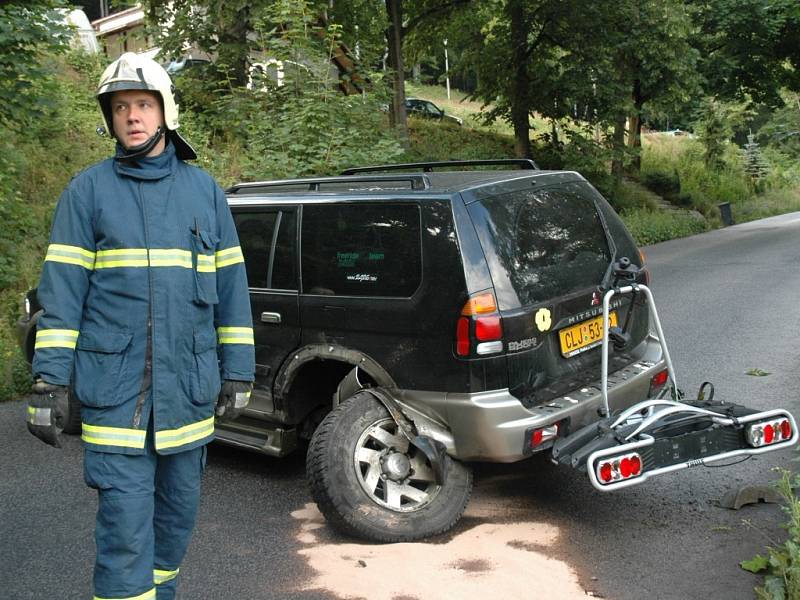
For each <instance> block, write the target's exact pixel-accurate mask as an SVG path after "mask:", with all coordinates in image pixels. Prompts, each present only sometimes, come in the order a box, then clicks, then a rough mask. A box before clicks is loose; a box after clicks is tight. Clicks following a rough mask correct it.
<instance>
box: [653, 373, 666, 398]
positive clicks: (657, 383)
mask: <svg viewBox="0 0 800 600" xmlns="http://www.w3.org/2000/svg"><path fill="white" fill-rule="evenodd" d="M667 381H669V371H668V370H667V369H664V370H663V371H659V372H658V373H656V374H655V375H653V377H652V378H651V379H650V393H649V394H648V396H649V397H650V398H655V397H656V395H657V394H658V392H659V391H660V390H661V388H663V387H664V385H665V384H666V383H667Z"/></svg>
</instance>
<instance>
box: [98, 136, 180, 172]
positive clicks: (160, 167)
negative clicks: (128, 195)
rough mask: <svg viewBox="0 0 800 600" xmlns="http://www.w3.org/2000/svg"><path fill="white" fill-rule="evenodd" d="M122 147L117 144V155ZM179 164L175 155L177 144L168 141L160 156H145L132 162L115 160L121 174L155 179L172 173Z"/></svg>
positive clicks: (115, 165) (115, 166)
mask: <svg viewBox="0 0 800 600" xmlns="http://www.w3.org/2000/svg"><path fill="white" fill-rule="evenodd" d="M121 152H122V147H121V146H120V145H119V144H117V155H119V154H121ZM177 166H178V158H177V156H175V146H173V145H172V144H171V143H169V142H167V145H166V146H165V147H164V151H163V152H162V153H161V154H159V155H158V156H145V157H143V158H139V159H136V160H135V161H132V162H122V161H119V160H115V161H114V169H116V171H117V173H118V174H120V175H126V176H128V177H133V178H134V179H146V180H155V179H163V178H164V177H166V176H167V175H171V174H172V173H173V172H174V171H175V169H176V168H177Z"/></svg>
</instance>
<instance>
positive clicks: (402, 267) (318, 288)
mask: <svg viewBox="0 0 800 600" xmlns="http://www.w3.org/2000/svg"><path fill="white" fill-rule="evenodd" d="M301 239H302V279H303V292H304V293H306V294H323V295H335V296H391V297H402V298H407V297H409V296H411V295H413V294H414V292H415V291H416V289H417V288H418V287H419V285H420V280H421V276H422V255H421V240H420V211H419V207H418V206H417V205H415V204H360V203H359V204H329V205H306V206H305V207H303V224H302V237H301Z"/></svg>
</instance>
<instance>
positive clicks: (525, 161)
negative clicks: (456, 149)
mask: <svg viewBox="0 0 800 600" xmlns="http://www.w3.org/2000/svg"><path fill="white" fill-rule="evenodd" d="M498 165H514V166H517V167H519V168H520V169H526V170H527V169H530V170H538V169H539V167H538V166H537V165H536V163H535V162H533V161H532V160H531V159H530V158H494V159H486V160H441V161H432V162H418V163H400V164H396V165H376V166H374V167H353V168H351V169H346V170H344V171H342V175H356V174H358V173H373V172H376V171H402V170H405V169H421V170H423V171H425V172H426V173H429V172H431V171H433V170H434V169H440V168H447V167H488V166H492V167H494V166H498Z"/></svg>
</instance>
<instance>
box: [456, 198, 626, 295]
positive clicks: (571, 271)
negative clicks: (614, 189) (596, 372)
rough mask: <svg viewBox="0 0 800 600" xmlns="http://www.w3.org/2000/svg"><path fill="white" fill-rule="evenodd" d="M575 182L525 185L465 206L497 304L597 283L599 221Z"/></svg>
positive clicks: (603, 262) (604, 243)
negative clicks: (478, 241)
mask: <svg viewBox="0 0 800 600" xmlns="http://www.w3.org/2000/svg"><path fill="white" fill-rule="evenodd" d="M582 191H583V190H582V187H581V184H568V185H560V186H557V187H556V186H553V187H549V188H542V189H538V190H533V189H530V190H529V189H526V190H518V191H514V192H509V193H506V194H500V195H497V196H491V197H488V198H484V199H482V200H481V201H480V202H474V203H472V204H470V205H469V211H470V215H471V216H472V220H473V223H475V227H476V230H477V232H478V236H479V238H480V241H481V245H482V246H483V249H484V253H485V254H486V258H487V261H488V263H489V268H490V270H491V273H492V279H493V281H494V285H495V292H496V293H497V296H498V298H497V301H498V303H499V305H500V308H501V309H512V308H517V307H520V306H526V305H529V304H538V303H542V302H545V301H548V300H552V299H554V298H556V297H558V296H564V295H567V294H570V293H571V292H575V291H578V290H580V289H584V288H587V287H591V286H596V285H598V284H599V283H601V281H602V279H603V275H604V274H605V272H606V269H607V268H608V264H609V262H610V261H611V250H610V249H609V245H608V240H607V238H606V233H605V230H604V228H603V223H602V221H601V220H600V216H599V215H598V213H597V207H596V205H595V203H594V202H593V201H592V199H591V197H590V196H588V195H587V194H586V193H582Z"/></svg>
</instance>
